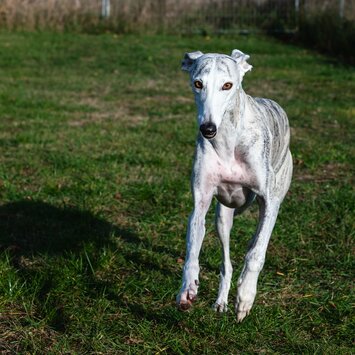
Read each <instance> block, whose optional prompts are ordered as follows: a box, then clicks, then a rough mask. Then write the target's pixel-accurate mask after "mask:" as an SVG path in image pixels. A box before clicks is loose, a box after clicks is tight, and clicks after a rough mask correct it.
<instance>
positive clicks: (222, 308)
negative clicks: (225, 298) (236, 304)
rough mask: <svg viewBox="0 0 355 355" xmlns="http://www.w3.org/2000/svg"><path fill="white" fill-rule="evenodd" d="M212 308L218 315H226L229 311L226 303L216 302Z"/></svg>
mask: <svg viewBox="0 0 355 355" xmlns="http://www.w3.org/2000/svg"><path fill="white" fill-rule="evenodd" d="M212 308H213V309H214V310H215V311H216V312H218V313H224V312H227V311H228V306H227V303H226V302H215V303H214V304H213V306H212Z"/></svg>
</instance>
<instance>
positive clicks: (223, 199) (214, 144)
mask: <svg viewBox="0 0 355 355" xmlns="http://www.w3.org/2000/svg"><path fill="white" fill-rule="evenodd" d="M248 59H249V56H248V55H246V54H244V53H242V52H241V51H239V50H237V49H235V50H233V52H232V54H231V55H230V56H228V55H223V54H203V53H202V52H199V51H198V52H192V53H186V54H185V57H184V60H183V62H182V70H185V71H188V72H189V73H190V79H191V86H192V89H193V92H194V94H195V101H196V105H197V109H198V114H197V120H198V124H199V128H200V134H199V135H198V139H197V145H196V152H195V160H194V166H193V172H192V194H193V200H194V209H193V211H192V213H191V215H190V219H189V225H188V230H187V241H186V242H187V252H186V254H187V255H186V260H185V265H184V270H183V281H182V287H181V290H180V293H179V295H178V296H177V304H178V306H179V307H180V308H181V309H182V310H186V309H188V308H190V306H191V305H192V302H193V301H194V300H195V299H196V296H197V289H198V286H199V281H198V280H199V262H198V257H199V253H200V249H201V245H202V241H203V238H204V235H205V217H206V213H207V211H208V209H209V206H210V204H211V200H212V198H213V196H216V197H217V200H218V204H217V211H216V227H217V234H218V237H219V238H220V240H221V243H222V252H223V263H222V265H221V274H220V284H219V291H218V298H217V300H216V302H215V303H214V305H213V307H214V309H215V310H217V311H219V312H224V311H226V310H227V303H228V293H229V288H230V283H231V277H232V264H231V261H230V256H229V234H230V230H231V228H232V224H233V216H234V215H235V214H240V213H241V212H243V211H244V210H245V209H246V208H247V207H248V206H249V205H250V204H251V203H252V202H253V201H254V199H255V197H256V199H257V201H258V204H259V224H258V228H257V231H256V233H255V235H254V237H253V239H252V241H251V243H250V247H249V250H248V252H247V254H246V257H245V263H244V267H243V270H242V272H241V275H240V277H239V280H238V291H237V296H236V300H235V311H236V314H237V320H238V321H239V322H240V321H242V320H243V319H244V317H245V316H247V315H248V314H249V312H250V309H251V307H252V305H253V302H254V299H255V295H256V288H257V281H258V276H259V273H260V271H261V270H262V268H263V264H264V261H265V254H266V249H267V246H268V242H269V239H270V236H271V233H272V230H273V227H274V225H275V222H276V218H277V214H278V211H279V207H280V204H281V202H282V200H283V199H284V197H285V195H286V193H287V191H288V188H289V186H290V183H291V177H292V156H291V152H290V150H289V141H290V130H289V124H288V119H287V116H286V113H285V112H284V111H283V109H282V108H281V107H280V106H279V105H278V104H277V103H275V102H274V101H271V100H268V99H262V98H252V97H251V96H248V95H247V94H246V93H245V92H244V90H243V89H242V85H241V84H242V79H243V76H244V74H245V73H246V72H247V71H249V70H251V68H252V66H251V65H250V64H248V63H247V60H248Z"/></svg>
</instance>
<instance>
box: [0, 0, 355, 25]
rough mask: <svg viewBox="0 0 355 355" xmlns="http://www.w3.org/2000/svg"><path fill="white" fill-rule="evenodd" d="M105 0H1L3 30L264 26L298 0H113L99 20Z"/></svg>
mask: <svg viewBox="0 0 355 355" xmlns="http://www.w3.org/2000/svg"><path fill="white" fill-rule="evenodd" d="M354 3H355V0H346V1H345V5H346V6H345V8H344V15H345V17H346V18H347V19H354V18H355V16H354V12H355V10H354V9H355V6H354ZM101 4H102V0H0V29H1V28H6V29H9V30H12V29H23V30H42V29H51V30H65V29H72V28H77V29H79V30H84V31H86V30H95V29H96V30H102V29H112V30H115V31H117V32H135V31H142V30H153V31H155V30H157V29H168V30H172V31H175V32H181V31H184V30H186V29H192V30H193V29H197V28H200V29H202V28H204V29H213V30H216V29H218V30H220V29H222V30H223V29H228V28H232V27H233V26H234V27H238V26H239V27H244V28H250V27H254V28H255V27H258V26H259V27H260V26H261V27H263V25H265V23H266V25H267V24H268V23H270V19H271V20H272V21H271V23H274V22H275V18H276V22H277V23H280V19H281V22H282V23H283V24H285V25H286V26H292V25H293V24H292V23H291V22H292V21H294V20H295V14H294V4H295V2H294V0H111V16H110V18H109V19H106V20H105V21H103V19H102V18H101V16H100V15H101ZM301 4H303V8H302V11H304V12H306V13H309V12H313V11H316V12H317V13H319V12H321V11H322V10H324V9H330V8H331V9H334V13H335V14H336V13H337V9H338V8H339V0H324V1H321V0H307V1H305V2H302V1H301Z"/></svg>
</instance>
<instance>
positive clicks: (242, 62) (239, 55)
mask: <svg viewBox="0 0 355 355" xmlns="http://www.w3.org/2000/svg"><path fill="white" fill-rule="evenodd" d="M231 57H232V58H233V59H235V61H236V62H237V64H238V67H239V68H240V71H241V75H242V78H243V76H244V74H245V73H246V72H247V71H249V70H251V68H252V67H253V66H252V65H250V64H249V63H248V62H247V60H248V59H249V58H250V55H248V54H244V53H243V52H242V51H240V50H239V49H234V50H233V52H232V54H231Z"/></svg>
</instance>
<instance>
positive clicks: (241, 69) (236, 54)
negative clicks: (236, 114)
mask: <svg viewBox="0 0 355 355" xmlns="http://www.w3.org/2000/svg"><path fill="white" fill-rule="evenodd" d="M248 59H249V55H247V54H244V53H243V52H241V51H239V50H238V49H235V50H233V52H232V54H231V55H230V56H229V55H224V54H214V53H207V54H203V53H202V52H199V51H198V52H191V53H186V54H185V56H184V59H183V61H182V66H181V69H182V70H185V71H187V72H189V73H190V79H191V86H192V90H193V92H194V94H195V101H196V105H197V109H198V116H197V119H198V124H199V126H200V131H201V133H202V135H203V136H204V137H205V138H207V139H212V138H214V137H215V135H216V134H217V130H218V127H219V125H220V124H221V122H222V118H223V115H224V113H225V112H227V111H228V110H230V109H231V107H232V106H233V104H234V103H235V97H236V95H237V92H238V90H239V89H240V88H241V84H242V80H243V76H244V74H245V73H246V72H247V71H249V70H251V68H252V66H251V65H250V64H248V63H247V60H248Z"/></svg>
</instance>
